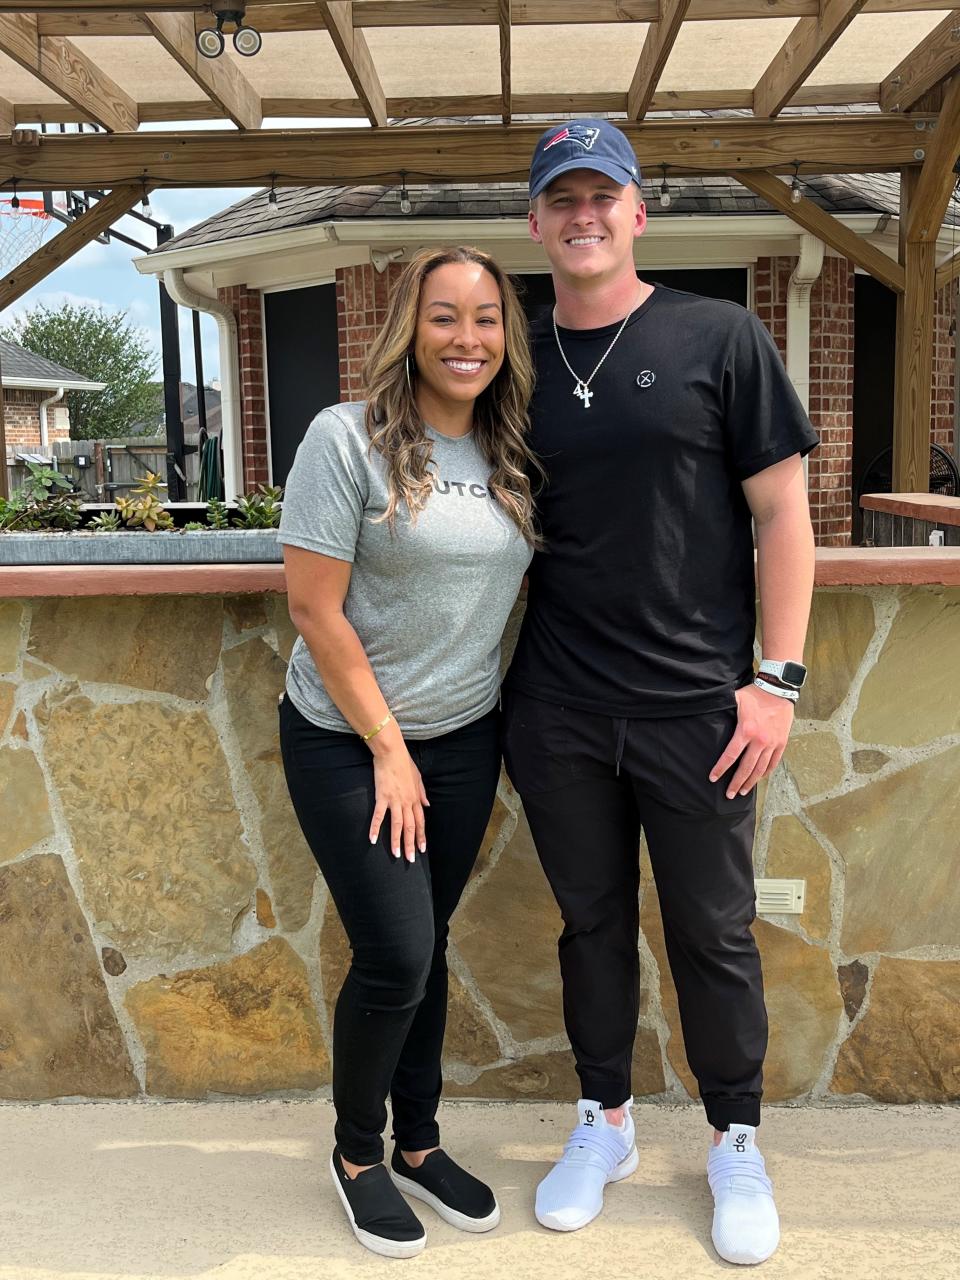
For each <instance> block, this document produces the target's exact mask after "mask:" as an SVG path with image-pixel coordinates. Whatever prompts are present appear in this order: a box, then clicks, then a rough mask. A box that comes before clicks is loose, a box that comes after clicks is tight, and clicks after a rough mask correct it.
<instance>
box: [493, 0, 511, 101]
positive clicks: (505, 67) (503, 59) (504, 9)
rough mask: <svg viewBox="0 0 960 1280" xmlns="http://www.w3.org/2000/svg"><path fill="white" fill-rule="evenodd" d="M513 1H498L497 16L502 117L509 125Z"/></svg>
mask: <svg viewBox="0 0 960 1280" xmlns="http://www.w3.org/2000/svg"><path fill="white" fill-rule="evenodd" d="M511 11H512V0H498V3H497V16H498V18H499V21H500V117H501V119H502V120H503V123H504V124H509V123H510V119H511V117H512V115H513V88H512V71H511V64H510V59H511V51H510V24H511V21H512V17H511Z"/></svg>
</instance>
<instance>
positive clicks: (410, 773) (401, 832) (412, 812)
mask: <svg viewBox="0 0 960 1280" xmlns="http://www.w3.org/2000/svg"><path fill="white" fill-rule="evenodd" d="M373 780H374V785H375V787H376V794H377V803H376V807H375V808H374V810H373V818H372V820H371V822H370V843H371V844H376V843H377V840H378V839H379V836H380V828H381V826H382V825H383V820H384V818H385V817H386V815H387V813H388V812H389V814H390V849H391V852H392V853H393V856H394V857H395V858H399V857H400V846H401V836H402V840H403V852H404V856H405V857H406V859H407V861H408V862H413V861H414V859H415V858H416V856H417V849H419V850H420V852H421V853H426V851H427V837H426V829H425V824H424V817H423V807H424V805H426V806H427V808H429V807H430V802H429V800H428V799H427V793H426V791H425V790H424V787H423V779H422V778H421V777H420V770H419V769H418V768H417V766H416V765H415V764H414V763H413V760H412V759H411V756H410V752H409V751H408V750H407V748H406V744H405V743H404V742H403V740H402V739H401V740H400V742H399V744H398V745H396V746H391V747H390V749H389V750H388V751H383V752H379V751H378V752H375V754H374V757H373Z"/></svg>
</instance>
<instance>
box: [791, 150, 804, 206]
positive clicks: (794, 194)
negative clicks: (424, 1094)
mask: <svg viewBox="0 0 960 1280" xmlns="http://www.w3.org/2000/svg"><path fill="white" fill-rule="evenodd" d="M802 199H803V186H802V185H801V182H800V162H799V161H798V160H794V162H793V181H792V182H791V183H790V201H791V203H792V204H799V203H800V201H801V200H802Z"/></svg>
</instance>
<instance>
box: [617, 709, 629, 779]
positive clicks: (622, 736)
mask: <svg viewBox="0 0 960 1280" xmlns="http://www.w3.org/2000/svg"><path fill="white" fill-rule="evenodd" d="M626 740H627V722H626V720H618V721H617V777H618V778H619V777H620V761H621V760H622V759H623V744H624V743H625V742H626Z"/></svg>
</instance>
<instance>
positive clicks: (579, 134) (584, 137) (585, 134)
mask: <svg viewBox="0 0 960 1280" xmlns="http://www.w3.org/2000/svg"><path fill="white" fill-rule="evenodd" d="M599 137H600V130H599V129H588V128H586V127H585V126H584V125H582V124H574V125H569V126H568V127H567V128H565V129H561V130H560V132H559V133H555V134H554V135H553V137H552V138H551V139H550V141H549V142H547V143H546V144H545V145H544V148H543V149H544V151H549V150H550V148H551V147H555V146H556V144H557V143H558V142H576V143H577V144H578V145H579V146H581V147H583V149H584V151H592V150H593V144H594V143H595V142H596V140H597V139H598V138H599Z"/></svg>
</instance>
